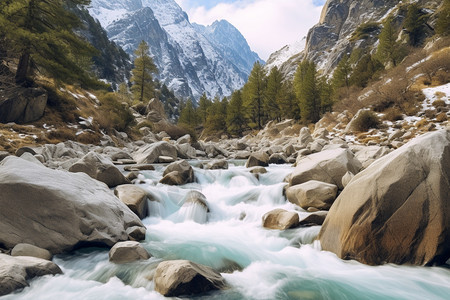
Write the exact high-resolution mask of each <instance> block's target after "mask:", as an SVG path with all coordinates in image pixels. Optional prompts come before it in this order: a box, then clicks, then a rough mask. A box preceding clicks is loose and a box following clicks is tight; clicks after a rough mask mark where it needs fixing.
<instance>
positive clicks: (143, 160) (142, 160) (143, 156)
mask: <svg viewBox="0 0 450 300" xmlns="http://www.w3.org/2000/svg"><path fill="white" fill-rule="evenodd" d="M160 156H168V157H171V158H172V159H174V160H175V159H176V158H177V148H176V147H175V146H174V145H172V144H169V143H168V142H166V141H161V142H157V143H153V144H149V145H147V146H145V147H142V148H140V149H139V150H138V151H137V152H136V153H134V155H133V158H134V160H135V161H136V162H137V163H138V164H152V163H159V162H160V161H159V157H160Z"/></svg>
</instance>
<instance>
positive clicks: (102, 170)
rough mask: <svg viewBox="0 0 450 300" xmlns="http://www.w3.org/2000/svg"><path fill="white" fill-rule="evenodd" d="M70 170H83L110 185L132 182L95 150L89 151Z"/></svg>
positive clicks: (74, 171)
mask: <svg viewBox="0 0 450 300" xmlns="http://www.w3.org/2000/svg"><path fill="white" fill-rule="evenodd" d="M69 171H70V172H73V173H76V172H83V173H86V174H88V175H89V176H91V177H92V178H94V179H97V180H98V181H101V182H104V183H106V184H107V185H108V186H109V187H115V186H118V185H121V184H126V183H130V182H129V181H128V179H126V178H125V176H124V175H123V174H122V173H121V172H120V170H119V169H118V168H117V167H116V166H114V164H113V163H112V162H111V161H110V160H109V159H107V158H105V157H103V156H101V155H100V154H98V153H95V152H89V153H88V154H86V155H85V156H83V157H82V158H81V159H80V160H79V161H78V162H76V163H75V164H73V165H72V166H71V167H70V168H69Z"/></svg>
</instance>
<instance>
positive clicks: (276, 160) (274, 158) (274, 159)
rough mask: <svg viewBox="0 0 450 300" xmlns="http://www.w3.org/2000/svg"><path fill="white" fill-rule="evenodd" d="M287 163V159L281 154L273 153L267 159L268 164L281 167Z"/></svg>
mask: <svg viewBox="0 0 450 300" xmlns="http://www.w3.org/2000/svg"><path fill="white" fill-rule="evenodd" d="M286 163H287V158H286V156H284V155H283V154H281V153H274V154H272V155H271V156H270V157H269V164H277V165H282V164H286Z"/></svg>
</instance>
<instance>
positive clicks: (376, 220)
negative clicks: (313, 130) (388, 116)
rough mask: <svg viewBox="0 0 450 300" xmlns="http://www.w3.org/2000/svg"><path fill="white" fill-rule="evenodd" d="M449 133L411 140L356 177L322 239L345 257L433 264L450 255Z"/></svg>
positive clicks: (368, 261) (331, 213) (328, 220)
mask: <svg viewBox="0 0 450 300" xmlns="http://www.w3.org/2000/svg"><path fill="white" fill-rule="evenodd" d="M449 195H450V131H449V130H447V131H446V130H440V131H437V132H434V133H429V134H426V135H423V136H421V137H419V138H417V139H415V140H412V141H410V142H409V143H408V144H406V145H405V146H403V147H402V148H400V149H398V150H396V151H394V152H392V153H390V154H388V155H386V156H384V157H382V158H380V159H378V160H377V161H375V162H374V163H373V164H372V165H370V166H369V167H368V168H367V169H366V170H364V171H362V172H361V173H359V174H357V175H356V176H355V177H354V178H353V179H352V180H351V181H350V183H349V184H348V185H347V187H346V188H345V189H344V191H343V192H342V193H341V194H340V195H339V197H338V198H337V200H336V201H335V203H334V204H333V206H332V207H331V209H330V211H329V213H328V216H327V218H326V220H325V223H324V225H323V227H322V230H321V232H320V235H319V238H320V242H321V244H322V248H323V249H324V250H327V251H332V252H334V253H336V254H337V255H338V256H339V257H341V258H345V259H356V260H358V261H360V262H363V263H366V264H371V265H377V264H383V263H396V264H415V265H432V264H435V263H436V264H442V263H445V261H446V260H448V259H449V257H450V202H449V199H450V198H449Z"/></svg>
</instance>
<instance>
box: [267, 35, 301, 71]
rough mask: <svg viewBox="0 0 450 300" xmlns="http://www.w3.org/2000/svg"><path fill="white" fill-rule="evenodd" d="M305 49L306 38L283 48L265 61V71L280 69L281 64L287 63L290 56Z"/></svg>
mask: <svg viewBox="0 0 450 300" xmlns="http://www.w3.org/2000/svg"><path fill="white" fill-rule="evenodd" d="M305 47H306V37H304V38H302V39H301V40H299V41H296V42H295V43H293V44H291V45H287V46H284V47H283V48H281V49H280V50H278V51H276V52H274V53H272V54H271V55H270V57H269V59H268V60H267V63H266V69H267V70H269V71H270V70H271V69H272V68H273V67H277V68H278V69H280V68H281V66H282V64H283V63H285V62H286V61H288V60H289V59H290V58H291V57H292V56H294V55H296V54H298V53H300V52H302V51H303V50H305Z"/></svg>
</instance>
